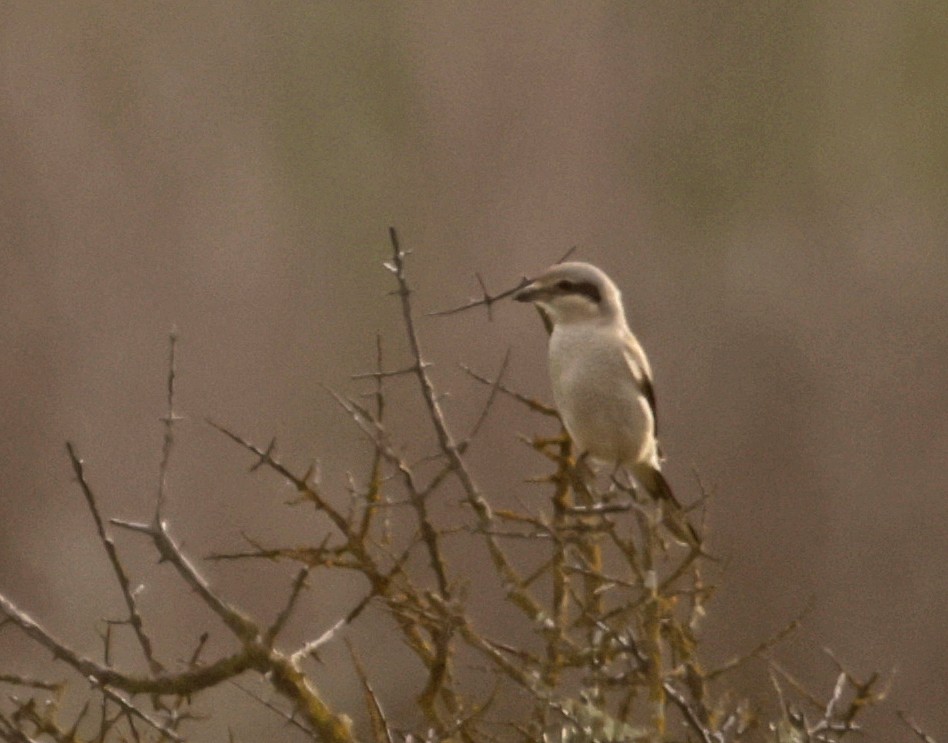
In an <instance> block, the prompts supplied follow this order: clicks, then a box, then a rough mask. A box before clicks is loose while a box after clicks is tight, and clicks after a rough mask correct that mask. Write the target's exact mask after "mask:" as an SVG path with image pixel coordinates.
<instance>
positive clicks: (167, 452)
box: [155, 330, 180, 522]
mask: <svg viewBox="0 0 948 743" xmlns="http://www.w3.org/2000/svg"><path fill="white" fill-rule="evenodd" d="M177 343H178V334H177V331H175V330H172V331H171V333H170V335H169V343H168V411H167V413H166V414H165V416H164V417H163V418H162V419H161V422H162V424H163V425H164V429H165V433H164V437H163V439H162V444H161V463H160V464H159V465H158V495H157V497H156V498H155V521H156V522H157V521H160V520H161V514H162V513H163V510H164V504H165V495H166V490H167V484H168V462H169V461H170V459H171V449H172V448H173V447H174V424H175V423H176V422H177V421H178V420H180V418H178V416H177V415H176V414H175V412H174V383H175V378H176V376H177V371H176V368H175V348H176V346H177Z"/></svg>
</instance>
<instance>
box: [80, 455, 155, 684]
mask: <svg viewBox="0 0 948 743" xmlns="http://www.w3.org/2000/svg"><path fill="white" fill-rule="evenodd" d="M66 451H67V452H68V453H69V461H70V462H71V463H72V470H73V472H74V473H75V475H76V480H77V481H78V483H79V487H80V489H81V490H82V494H83V495H84V496H85V499H86V504H87V505H88V506H89V511H90V512H91V513H92V520H93V521H94V522H95V529H96V533H97V534H98V535H99V541H100V542H101V543H102V547H103V548H104V549H105V554H106V555H107V556H108V558H109V562H110V563H111V564H112V570H113V572H114V573H115V578H116V580H117V581H118V584H119V588H120V589H121V591H122V598H123V599H124V600H125V608H126V609H127V610H128V623H129V624H130V625H131V626H132V630H133V631H134V632H135V637H136V638H137V639H138V644H139V645H140V646H141V649H142V653H143V654H144V655H145V659H146V661H147V662H148V667H149V668H150V669H151V671H152V673H159V672H160V671H161V670H163V666H162V665H161V663H159V662H158V661H157V660H156V659H155V656H154V651H153V650H152V645H151V640H150V638H149V637H148V635H147V634H146V633H145V627H144V622H143V620H142V616H141V614H140V613H139V611H138V602H137V601H135V592H134V591H133V590H132V586H131V581H130V580H129V578H128V573H126V572H125V566H124V565H123V564H122V561H121V559H120V558H119V555H118V550H116V549H115V542H114V541H113V540H112V537H110V536H109V535H108V534H107V533H106V531H105V523H104V522H103V520H102V516H101V514H100V513H99V507H98V505H97V504H96V500H95V495H94V494H93V492H92V488H91V487H90V486H89V483H88V481H87V480H86V476H85V471H84V469H83V464H82V460H81V459H80V458H79V455H78V454H77V453H76V449H75V447H74V446H73V445H72V443H71V442H66Z"/></svg>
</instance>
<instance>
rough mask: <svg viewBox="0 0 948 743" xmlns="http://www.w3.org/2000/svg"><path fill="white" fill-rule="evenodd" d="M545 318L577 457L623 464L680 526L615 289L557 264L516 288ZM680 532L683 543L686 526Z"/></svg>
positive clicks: (578, 268)
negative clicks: (670, 508) (666, 505)
mask: <svg viewBox="0 0 948 743" xmlns="http://www.w3.org/2000/svg"><path fill="white" fill-rule="evenodd" d="M513 298H514V299H516V300H517V301H518V302H533V303H534V304H535V305H536V306H537V307H539V308H540V310H541V311H542V313H543V315H544V317H545V319H546V320H547V325H548V329H551V330H552V332H551V333H550V346H549V366H550V381H551V383H552V387H553V400H554V401H555V402H556V407H557V410H559V413H560V417H561V418H562V420H563V425H564V426H565V427H566V430H567V432H568V433H569V435H570V438H571V439H572V440H573V442H574V444H575V445H576V449H577V451H578V453H579V455H580V457H581V458H582V459H584V458H586V457H588V458H590V459H592V460H594V461H596V462H600V463H603V464H607V465H611V466H612V467H613V468H614V469H618V468H619V467H625V468H627V469H628V470H629V472H631V474H632V476H633V477H634V478H635V479H636V481H637V482H638V483H639V484H640V485H641V486H642V487H643V488H645V490H647V491H648V492H649V493H650V494H651V495H652V497H653V498H656V499H657V500H659V501H665V502H667V503H670V504H671V505H672V506H674V509H673V511H674V512H675V514H676V515H675V518H674V519H673V522H672V523H670V524H669V526H670V529H671V531H672V532H673V533H675V534H676V536H682V535H680V534H679V533H678V532H679V531H682V532H684V531H685V530H684V529H683V528H678V527H682V518H680V516H681V514H682V511H681V506H680V504H679V503H678V501H677V499H676V498H675V496H674V494H673V493H672V490H671V488H670V487H669V485H668V482H667V481H666V480H665V477H664V476H663V475H662V472H661V456H660V455H661V451H660V449H659V444H658V438H657V417H656V412H655V392H654V389H653V388H652V370H651V367H650V366H649V363H648V359H647V358H646V356H645V352H644V351H643V350H642V346H641V345H639V342H638V340H637V339H636V337H635V336H634V335H633V334H632V331H631V330H629V326H628V324H627V323H626V319H625V310H624V309H623V306H622V295H621V294H620V293H619V289H618V288H617V287H616V285H615V284H614V283H613V282H612V280H611V279H610V278H609V277H608V276H607V275H606V274H605V273H604V272H603V271H601V270H600V269H598V268H596V267H595V266H593V265H591V264H589V263H575V262H573V263H559V264H556V265H554V266H551V267H550V268H548V269H547V270H546V271H544V272H543V273H542V274H540V276H538V277H537V278H536V279H534V280H533V281H532V282H530V283H529V284H528V285H527V286H525V287H524V288H522V289H521V290H520V291H518V292H517V293H516V294H515V295H514V297H513ZM686 531H687V533H686V534H684V536H683V537H682V538H683V539H684V541H687V542H688V543H691V544H696V543H697V537H696V535H695V534H694V530H693V529H691V527H690V526H689V527H687V530H686Z"/></svg>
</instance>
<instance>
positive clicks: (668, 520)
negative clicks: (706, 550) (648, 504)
mask: <svg viewBox="0 0 948 743" xmlns="http://www.w3.org/2000/svg"><path fill="white" fill-rule="evenodd" d="M635 476H636V479H638V481H639V482H641V483H642V486H643V487H644V488H645V489H646V490H648V492H649V493H650V494H651V496H652V497H653V498H655V499H656V500H658V501H663V502H665V503H667V504H669V505H670V506H671V508H666V509H663V510H664V514H665V526H667V527H668V530H669V531H670V532H671V533H672V534H673V535H675V536H676V537H677V538H678V539H680V540H681V541H683V542H684V543H685V544H688V545H690V546H692V547H697V548H700V547H701V538H700V537H699V536H698V532H697V531H695V528H694V527H693V526H692V525H691V523H690V522H689V521H688V515H687V514H686V513H685V510H684V509H683V508H682V507H681V503H679V502H678V499H677V498H676V497H675V494H674V493H673V492H672V489H671V485H669V484H668V480H666V479H665V475H663V474H662V472H661V470H659V469H658V468H656V467H652V466H651V465H648V466H647V467H642V468H640V469H639V470H637V471H636V473H635Z"/></svg>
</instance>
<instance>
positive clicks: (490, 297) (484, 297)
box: [391, 228, 576, 320]
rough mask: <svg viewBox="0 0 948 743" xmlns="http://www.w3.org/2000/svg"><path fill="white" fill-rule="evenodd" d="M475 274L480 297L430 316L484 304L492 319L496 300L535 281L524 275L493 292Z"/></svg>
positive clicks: (477, 274)
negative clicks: (508, 285)
mask: <svg viewBox="0 0 948 743" xmlns="http://www.w3.org/2000/svg"><path fill="white" fill-rule="evenodd" d="M394 231H395V230H394V228H392V229H391V232H392V233H393V234H394ZM393 239H394V238H393ZM575 251H576V246H575V245H574V246H573V247H571V248H570V249H569V250H567V251H566V252H565V253H564V254H563V255H562V257H560V259H559V260H558V261H556V262H557V263H562V262H563V261H565V260H566V259H567V258H569V257H570V256H571V255H572V254H573V253H574V252H575ZM474 276H475V278H476V279H477V283H478V284H479V285H480V288H481V296H480V299H472V300H470V301H469V302H466V303H465V304H462V305H460V306H458V307H452V308H451V309H447V310H439V311H437V312H429V313H428V316H429V317H447V316H448V315H456V314H457V313H459V312H464V311H466V310H470V309H473V308H475V307H481V306H483V307H485V308H486V309H487V319H488V320H492V319H493V316H492V307H493V305H494V303H495V302H498V301H500V300H501V299H505V298H507V297H509V296H510V295H511V294H516V293H517V292H518V291H520V290H521V289H523V288H524V287H525V286H527V285H528V284H531V283H532V282H533V279H528V278H527V277H526V276H523V277H521V279H520V283H518V284H517V285H516V286H515V287H513V288H511V289H504V290H503V291H501V292H498V293H497V294H491V293H490V292H488V291H487V285H486V284H485V283H484V278H483V277H482V276H481V275H480V274H479V273H475V274H474Z"/></svg>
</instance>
